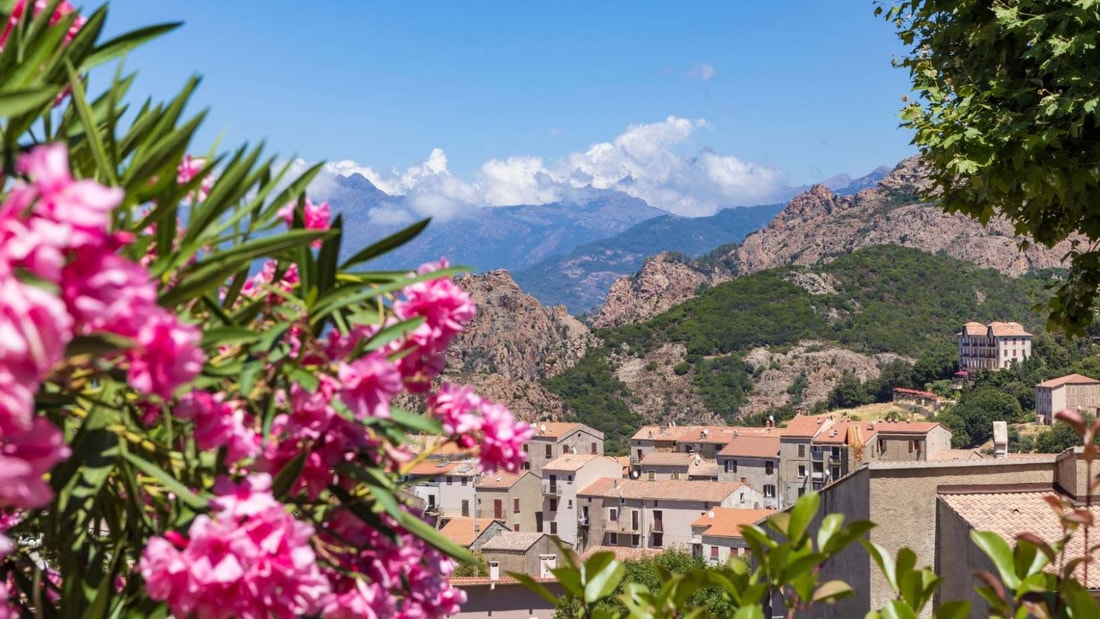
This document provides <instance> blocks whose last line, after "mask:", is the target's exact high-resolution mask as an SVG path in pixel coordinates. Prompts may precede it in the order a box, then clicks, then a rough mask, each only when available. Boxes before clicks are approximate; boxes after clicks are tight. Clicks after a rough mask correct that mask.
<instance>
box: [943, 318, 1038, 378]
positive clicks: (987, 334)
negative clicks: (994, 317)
mask: <svg viewBox="0 0 1100 619" xmlns="http://www.w3.org/2000/svg"><path fill="white" fill-rule="evenodd" d="M958 339H959V370H960V371H963V372H968V371H973V370H1002V369H1004V368H1007V367H1009V366H1010V365H1012V364H1013V363H1016V362H1021V361H1023V360H1024V359H1026V358H1028V357H1030V356H1031V334H1030V333H1028V332H1027V331H1025V330H1024V327H1023V325H1021V324H1020V323H1018V322H991V323H989V324H987V325H983V324H982V323H980V322H968V323H966V324H965V325H963V328H962V330H961V331H959V333H958Z"/></svg>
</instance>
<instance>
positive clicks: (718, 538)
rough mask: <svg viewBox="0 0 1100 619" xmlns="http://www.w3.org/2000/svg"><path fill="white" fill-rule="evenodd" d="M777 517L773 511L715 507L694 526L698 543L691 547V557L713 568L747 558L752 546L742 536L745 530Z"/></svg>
mask: <svg viewBox="0 0 1100 619" xmlns="http://www.w3.org/2000/svg"><path fill="white" fill-rule="evenodd" d="M774 513H776V512H775V510H771V509H739V508H730V507H713V508H711V509H710V510H708V511H707V512H706V513H704V514H703V515H701V516H699V517H698V518H696V519H695V521H694V522H692V523H691V530H692V533H693V535H694V536H695V539H696V540H698V541H696V542H695V543H693V544H692V545H691V553H692V555H693V556H695V557H696V558H698V559H703V560H704V561H709V562H710V563H712V564H717V563H725V562H726V561H728V560H729V558H730V557H742V556H745V555H747V554H748V553H749V545H748V544H747V543H746V542H745V538H744V536H743V535H742V534H741V527H742V526H749V525H753V524H756V523H758V522H760V521H761V520H764V519H765V518H767V517H768V516H770V515H772V514H774Z"/></svg>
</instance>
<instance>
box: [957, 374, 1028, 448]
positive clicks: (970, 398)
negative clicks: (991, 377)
mask: <svg viewBox="0 0 1100 619" xmlns="http://www.w3.org/2000/svg"><path fill="white" fill-rule="evenodd" d="M1021 410H1022V409H1021V408H1020V403H1019V402H1018V401H1017V400H1016V398H1014V397H1012V396H1011V395H1009V394H1007V393H1004V392H1002V391H1000V390H998V389H996V388H994V387H982V388H979V389H975V390H974V391H972V392H970V393H969V394H968V395H967V396H966V397H965V398H963V400H962V401H961V402H959V403H958V404H957V405H955V407H954V408H952V409H951V412H950V413H949V415H950V416H952V417H955V418H957V419H958V421H957V422H956V421H955V419H950V418H949V423H946V424H945V425H948V427H949V428H952V431H954V429H955V428H956V427H962V428H963V429H965V431H966V435H967V437H968V441H967V442H966V443H965V444H962V445H960V446H961V447H975V446H977V445H981V444H982V443H984V442H986V441H988V440H989V439H990V438H992V437H993V422H994V421H1015V420H1017V419H1018V418H1019V417H1020V413H1021ZM960 423H961V426H960V425H959V424H960ZM952 443H956V441H955V440H952Z"/></svg>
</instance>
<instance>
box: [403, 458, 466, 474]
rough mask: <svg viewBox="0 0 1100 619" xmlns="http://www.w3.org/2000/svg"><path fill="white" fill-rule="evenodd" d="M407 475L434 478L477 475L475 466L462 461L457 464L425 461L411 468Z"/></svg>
mask: <svg viewBox="0 0 1100 619" xmlns="http://www.w3.org/2000/svg"><path fill="white" fill-rule="evenodd" d="M408 474H409V475H413V476H416V477H435V476H437V475H452V476H455V477H473V476H474V475H477V465H476V464H474V463H472V462H465V461H462V460H459V461H458V462H446V461H439V460H425V461H423V462H420V463H418V464H417V465H416V466H414V467H412V469H410V470H409V473H408Z"/></svg>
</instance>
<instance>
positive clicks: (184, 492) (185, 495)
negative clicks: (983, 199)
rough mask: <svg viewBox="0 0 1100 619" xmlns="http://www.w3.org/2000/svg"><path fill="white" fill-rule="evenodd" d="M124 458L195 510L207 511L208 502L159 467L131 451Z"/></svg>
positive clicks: (125, 453)
mask: <svg viewBox="0 0 1100 619" xmlns="http://www.w3.org/2000/svg"><path fill="white" fill-rule="evenodd" d="M122 457H123V458H124V459H125V460H126V461H127V462H129V463H130V464H132V465H133V466H134V468H136V469H138V470H139V471H141V472H142V473H145V474H146V475H148V476H150V477H152V478H153V479H156V480H157V481H158V482H160V484H161V485H162V486H164V488H165V489H166V490H169V491H170V492H172V493H174V494H175V495H176V498H178V499H179V500H181V501H183V502H184V503H186V504H187V505H188V506H189V507H191V508H193V509H205V508H206V500H205V499H203V498H202V497H200V496H199V495H197V494H195V493H194V492H193V491H191V489H190V488H188V487H187V486H184V485H183V484H182V483H180V481H179V480H178V479H176V478H174V477H172V476H171V475H169V474H168V473H166V472H164V471H163V470H162V469H161V468H160V467H159V466H157V465H155V464H153V463H152V462H149V461H148V460H146V459H144V458H142V457H141V456H139V455H137V454H135V453H131V452H129V451H127V452H124V453H123V454H122Z"/></svg>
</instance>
